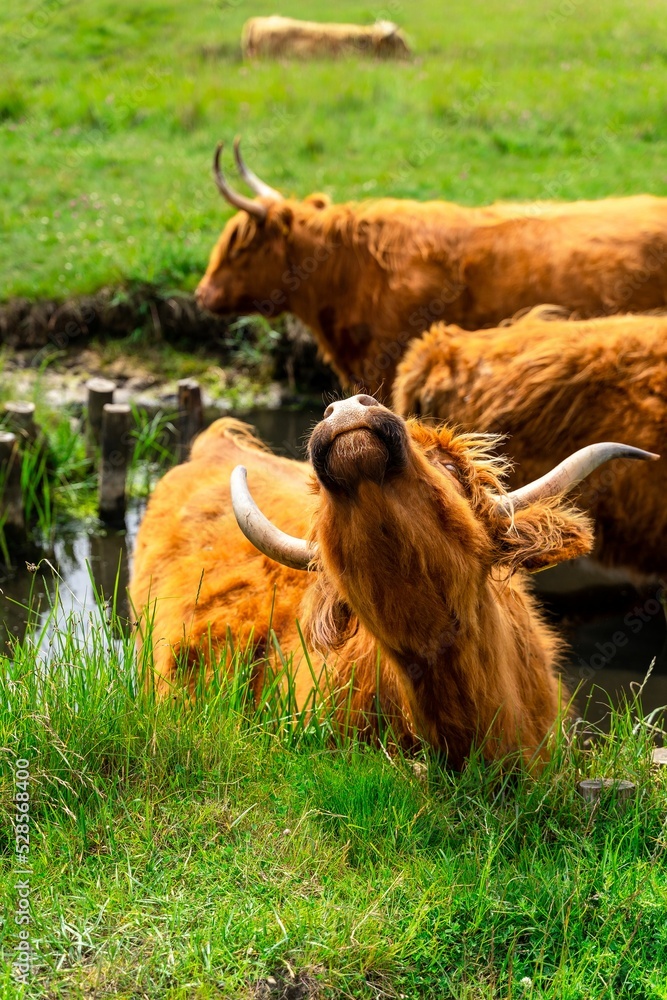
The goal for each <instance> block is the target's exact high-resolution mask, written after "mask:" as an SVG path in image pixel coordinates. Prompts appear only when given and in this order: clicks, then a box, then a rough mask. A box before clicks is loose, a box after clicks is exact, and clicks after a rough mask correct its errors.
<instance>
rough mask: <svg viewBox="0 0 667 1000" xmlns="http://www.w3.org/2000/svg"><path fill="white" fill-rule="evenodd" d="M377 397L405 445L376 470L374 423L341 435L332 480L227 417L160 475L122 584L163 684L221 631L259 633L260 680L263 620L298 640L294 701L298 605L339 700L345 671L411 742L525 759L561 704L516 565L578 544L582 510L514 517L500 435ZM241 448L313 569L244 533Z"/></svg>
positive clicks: (575, 550)
mask: <svg viewBox="0 0 667 1000" xmlns="http://www.w3.org/2000/svg"><path fill="white" fill-rule="evenodd" d="M375 409H376V410H377V411H380V417H379V418H378V419H381V420H382V421H385V422H390V423H391V424H392V427H391V429H392V433H393V435H394V439H395V440H396V441H398V440H399V439H400V442H401V448H403V452H401V455H402V458H401V463H399V464H398V465H397V466H396V468H395V469H394V471H391V472H390V471H387V472H386V474H385V475H384V477H378V475H377V455H378V439H377V437H376V436H375V433H374V432H373V431H372V430H364V429H362V430H361V431H355V432H354V434H351V435H342V436H340V437H339V438H337V439H336V441H337V442H338V445H340V446H338V445H337V448H336V451H335V458H336V462H335V471H336V478H335V481H334V482H335V488H332V489H330V488H328V487H327V486H325V485H324V484H323V482H320V481H318V480H317V479H316V478H315V477H314V475H313V472H312V469H311V467H310V466H309V465H308V464H307V463H301V462H296V461H293V460H289V459H285V458H278V457H276V456H275V455H272V454H270V453H268V452H267V451H265V450H263V449H262V448H261V447H260V446H259V445H258V444H257V442H256V441H254V439H253V438H252V437H251V436H250V435H249V432H248V430H247V429H245V428H244V427H243V425H240V424H239V423H238V422H236V421H233V420H230V419H224V420H219V421H218V422H216V423H215V424H213V425H212V426H211V427H210V428H209V429H208V430H207V431H205V432H204V433H203V434H202V435H201V437H199V438H198V440H197V441H196V442H195V445H194V448H193V450H192V456H191V458H190V461H189V462H187V463H185V464H184V465H181V466H179V467H177V468H175V469H173V470H172V471H170V472H169V473H168V474H167V475H166V476H165V477H164V479H163V480H162V481H161V482H160V483H159V484H158V486H157V488H156V490H155V492H154V494H153V496H152V498H151V501H150V503H149V505H148V510H147V513H146V516H145V518H144V521H143V523H142V525H141V528H140V531H139V536H138V540H137V547H136V553H135V562H134V574H133V579H132V584H131V597H132V601H133V604H134V606H135V608H136V609H137V610H140V609H143V610H144V614H143V616H142V623H141V629H142V631H143V630H145V629H146V628H147V627H148V624H147V623H148V622H152V637H153V642H154V650H155V651H154V657H155V672H156V677H157V682H158V687H159V689H160V691H161V692H162V693H163V694H166V693H167V692H168V691H170V690H171V689H172V688H173V687H174V686H179V685H183V684H185V685H187V684H188V682H189V681H190V680H191V678H190V675H189V668H190V667H191V666H192V665H193V664H195V663H198V662H199V661H200V657H202V656H203V659H204V661H205V662H207V663H210V660H211V657H212V656H215V655H216V654H220V653H221V652H222V651H223V650H224V649H225V647H226V638H227V635H228V634H231V635H232V636H233V637H234V640H235V641H236V642H237V643H241V644H243V645H245V644H246V643H250V644H251V645H252V646H254V648H255V650H256V657H257V663H258V668H257V681H258V683H259V682H261V679H262V671H263V670H264V669H265V667H266V664H267V663H268V662H270V661H271V659H272V657H273V655H274V653H273V647H272V643H271V640H270V636H269V625H270V624H271V626H272V628H273V630H274V632H275V634H276V636H277V638H278V640H279V642H280V645H281V648H282V651H283V653H284V654H285V655H286V656H290V657H293V665H294V670H295V674H296V695H297V701H298V702H299V704H301V705H303V704H305V702H306V699H307V698H308V696H309V695H310V694H311V693H312V688H313V681H312V677H311V673H310V669H309V667H308V664H307V662H306V657H305V655H304V651H303V648H302V646H301V642H300V640H299V636H298V632H297V626H296V621H297V619H299V620H300V622H301V623H302V626H303V633H304V636H305V641H306V645H307V648H308V650H309V656H310V658H311V661H312V663H313V664H314V666H315V668H316V669H318V668H319V666H320V665H321V664H322V661H323V660H326V661H327V665H328V670H329V672H330V676H331V678H332V684H333V686H334V688H335V689H336V690H337V691H338V692H339V694H338V696H339V698H340V700H341V702H345V701H346V699H347V696H348V693H349V688H350V686H351V696H350V701H349V704H350V709H351V722H352V724H353V725H355V726H356V727H358V728H359V729H362V730H364V729H367V730H371V731H372V730H374V729H375V728H376V727H377V711H378V706H379V709H380V711H381V713H382V714H383V716H384V717H385V718H388V719H389V720H390V721H391V723H392V725H393V727H394V731H395V733H396V736H397V738H398V740H399V741H400V742H401V743H402V744H403V745H405V746H409V745H412V744H413V743H414V741H415V738H416V734H418V735H419V736H421V737H423V738H424V739H426V740H428V741H429V742H430V743H432V744H433V745H434V746H436V747H439V748H441V749H442V750H444V751H446V752H447V754H448V758H449V760H450V762H451V763H452V764H453V765H454V766H461V764H462V763H463V761H464V759H465V757H466V755H467V754H468V753H469V752H470V749H471V747H472V746H473V745H475V744H477V743H480V742H482V741H485V742H484V753H485V754H486V755H487V756H488V757H489V758H496V757H500V756H504V755H505V754H507V753H510V752H514V751H517V750H520V751H522V752H523V753H524V755H525V758H526V759H530V758H532V757H533V756H534V755H535V754H536V753H541V752H542V751H543V749H544V745H545V741H547V740H548V734H549V732H550V731H551V729H552V727H553V725H554V724H555V722H556V720H557V718H558V716H559V713H560V710H561V707H562V706H561V693H560V690H559V683H558V679H557V674H556V669H555V668H556V664H557V661H558V657H559V653H560V643H559V641H558V639H557V637H556V635H555V633H554V631H553V630H552V629H551V628H550V627H549V626H548V625H547V624H546V623H545V622H544V621H543V619H542V616H541V614H540V612H539V611H538V609H537V607H536V605H535V603H534V601H533V598H532V597H531V595H530V588H529V586H528V585H527V582H526V572H525V570H526V569H538V568H541V567H542V566H544V565H550V564H553V563H556V562H559V561H561V560H563V559H569V558H572V557H574V556H577V555H580V554H582V553H585V552H587V551H588V550H589V549H590V546H591V541H592V539H591V534H590V527H589V524H588V521H587V520H586V518H585V517H584V516H583V515H581V514H580V513H578V512H576V511H574V510H573V509H571V508H569V507H568V506H567V505H566V504H565V503H564V502H563V501H562V500H556V501H542V502H540V503H536V504H534V505H533V506H530V507H528V508H526V509H524V510H521V511H518V512H517V513H516V514H515V517H514V519H513V521H512V522H510V521H509V520H508V518H507V516H506V515H505V514H503V513H502V511H501V510H500V508H499V507H498V505H497V504H496V503H495V502H493V500H492V497H491V495H490V494H491V493H498V492H502V490H503V486H502V477H503V475H504V465H503V463H502V462H499V460H498V459H497V458H494V457H491V455H490V454H489V450H488V449H489V445H490V444H492V443H493V442H489V441H488V440H487V439H485V438H483V437H480V436H478V435H457V434H454V433H453V432H452V431H451V430H450V429H448V428H447V427H440V428H437V429H436V428H433V427H426V426H423V425H421V424H419V423H417V422H414V421H412V422H408V423H407V424H406V423H405V422H404V421H403V420H402V419H401V418H399V417H397V416H395V415H394V414H392V413H390V412H389V411H388V410H386V409H385V408H384V407H375ZM325 423H326V421H322V423H320V424H319V425H318V427H317V428H316V429H315V431H314V432H313V436H312V438H311V450H312V449H313V448H314V447H315V444H314V442H315V443H316V442H317V441H318V440H320V438H321V429H322V428H323V425H324V424H325ZM318 434H320V438H318ZM350 441H353V442H354V446H353V447H351V446H348V445H349V442H350ZM346 442H347V443H346ZM333 452H334V449H333V446H332V448H331V454H333ZM366 454H369V455H370V456H371V457H370V459H369V461H366V459H365V456H366ZM239 463H241V464H243V465H245V466H246V467H247V469H248V482H249V484H250V486H251V489H252V491H253V495H254V496H255V499H256V500H257V502H258V504H259V506H260V508H261V509H262V510H263V511H264V513H265V514H266V515H267V516H268V517H269V518H271V519H272V520H273V521H274V522H275V523H276V524H277V525H278V526H279V527H280V528H282V529H283V530H286V531H288V532H289V533H291V534H295V535H299V536H302V537H303V536H308V537H309V538H310V539H311V541H312V542H314V543H315V544H316V545H317V546H318V557H317V563H316V567H315V571H314V572H310V573H305V572H300V571H297V570H291V569H287V568H285V567H284V566H281V565H279V564H277V563H275V562H273V561H271V560H270V559H268V558H266V557H265V556H263V555H261V554H260V553H259V552H258V551H257V550H256V549H255V548H254V547H253V545H252V544H251V543H250V542H248V541H247V540H246V538H245V537H244V536H243V535H242V534H241V531H240V530H239V528H238V527H237V525H236V522H235V519H234V515H233V513H232V508H231V501H230V497H229V479H230V474H231V471H232V469H233V467H234V466H235V465H237V464H239ZM329 468H330V469H331V466H329ZM387 470H389V466H387ZM378 664H379V668H378ZM378 669H379V684H378ZM378 694H379V698H378ZM342 711H343V710H342V708H341V713H342Z"/></svg>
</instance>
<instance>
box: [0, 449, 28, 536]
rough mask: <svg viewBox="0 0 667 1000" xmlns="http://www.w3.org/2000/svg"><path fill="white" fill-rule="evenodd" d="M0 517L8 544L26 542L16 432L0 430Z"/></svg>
mask: <svg viewBox="0 0 667 1000" xmlns="http://www.w3.org/2000/svg"><path fill="white" fill-rule="evenodd" d="M0 483H1V486H2V488H1V490H0V495H1V497H2V500H1V502H0V503H1V505H0V518H1V519H2V525H3V530H4V532H5V538H6V540H7V545H8V547H9V548H12V546H13V545H17V544H19V545H20V544H22V543H23V542H25V516H24V512H23V495H22V493H21V458H20V455H19V447H18V441H17V439H16V434H12V433H11V431H0Z"/></svg>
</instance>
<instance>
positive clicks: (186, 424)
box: [178, 378, 204, 462]
mask: <svg viewBox="0 0 667 1000" xmlns="http://www.w3.org/2000/svg"><path fill="white" fill-rule="evenodd" d="M203 427H204V410H203V408H202V401H201V389H200V388H199V382H197V381H196V380H195V379H193V378H182V379H181V380H180V381H179V383H178V431H179V439H178V460H179V462H184V461H185V460H186V458H187V457H188V454H189V452H190V445H191V444H192V439H193V438H194V437H196V435H197V434H199V432H200V431H201V430H202V429H203Z"/></svg>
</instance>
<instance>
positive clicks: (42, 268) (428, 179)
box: [0, 0, 667, 301]
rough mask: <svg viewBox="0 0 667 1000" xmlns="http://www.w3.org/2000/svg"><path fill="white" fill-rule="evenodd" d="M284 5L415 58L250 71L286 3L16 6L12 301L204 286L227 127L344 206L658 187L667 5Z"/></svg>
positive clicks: (7, 218) (261, 169) (10, 162)
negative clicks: (259, 42)
mask: <svg viewBox="0 0 667 1000" xmlns="http://www.w3.org/2000/svg"><path fill="white" fill-rule="evenodd" d="M279 6H280V11H279V12H280V13H281V14H284V15H288V16H296V17H299V16H301V17H304V16H305V17H309V18H312V19H314V20H321V21H324V20H338V21H344V20H351V21H355V22H358V23H372V22H373V21H374V20H375V19H376V18H377V17H386V18H390V19H391V20H394V21H396V22H397V23H399V24H400V25H401V26H402V27H403V28H404V30H405V31H406V33H407V35H408V38H409V40H410V43H411V45H412V47H413V49H414V51H415V58H414V59H413V60H412V61H410V62H404V63H402V62H376V61H373V60H363V59H350V60H344V61H333V62H331V61H329V62H328V61H313V62H310V63H306V64H304V63H299V62H296V61H281V62H276V63H271V62H266V63H254V64H244V63H243V62H242V60H241V52H240V36H241V27H242V25H243V22H244V21H245V20H246V19H247V18H248V17H250V16H253V15H257V14H272V13H275V12H276V4H275V3H274V0H271V2H269V0H257V2H256V3H253V4H250V3H249V2H248V0H202V2H200V3H197V4H192V3H189V4H186V3H183V2H179V0H144V2H142V3H134V2H133V3H123V4H116V3H113V4H112V3H111V2H109V0H88V2H83V0H44V2H43V3H41V4H40V3H36V4H31V5H30V6H26V5H25V4H24V3H22V2H20V0H5V3H4V4H3V5H2V11H1V12H0V26H1V38H2V49H3V55H4V59H3V62H4V69H3V74H2V79H1V80H0V151H1V155H2V164H3V167H2V171H1V172H0V225H1V226H2V230H3V233H4V236H3V240H2V242H1V243H0V301H7V300H9V299H11V298H12V297H14V296H28V297H30V298H39V297H57V298H65V297H67V296H73V295H77V294H80V293H84V292H91V291H96V290H97V289H99V288H100V287H102V286H109V285H111V286H114V287H121V286H127V285H132V284H134V283H137V282H150V283H152V284H155V285H157V286H158V287H160V288H163V289H169V288H185V289H192V288H193V287H194V285H195V284H196V282H197V280H198V277H199V276H200V274H201V272H202V269H203V268H204V266H205V264H206V260H207V257H208V253H209V251H210V248H211V246H212V244H213V241H214V240H215V238H216V237H217V235H218V232H219V230H220V228H221V225H222V224H223V222H224V220H225V219H226V218H227V217H228V216H229V214H230V209H229V208H228V206H226V205H225V204H223V202H222V200H221V199H220V198H219V196H218V195H217V193H216V191H215V188H214V186H213V183H212V181H211V175H210V161H211V155H212V152H213V148H214V145H215V143H216V141H217V140H218V139H220V138H222V139H225V140H227V141H228V143H229V144H230V146H231V140H232V138H233V136H234V135H235V134H236V133H239V134H241V135H242V136H243V140H244V150H245V153H246V158H247V160H248V162H249V163H250V164H251V165H252V167H253V168H254V169H255V170H256V172H257V173H259V174H260V176H263V177H265V179H266V180H267V181H268V182H269V183H271V184H272V185H274V186H276V187H278V188H280V189H281V190H282V191H283V192H284V193H287V194H289V193H292V194H295V195H297V196H303V195H306V194H308V193H310V192H311V191H314V190H323V191H326V192H327V193H329V194H330V195H331V196H332V197H333V198H334V199H335V200H337V201H345V200H354V199H362V198H368V197H375V196H382V195H392V196H396V197H415V198H419V199H427V198H446V199H451V200H454V201H459V202H462V203H465V204H483V203H486V202H490V201H493V200H494V199H513V200H517V199H518V200H524V199H526V200H527V199H541V198H557V199H573V198H584V197H590V198H596V197H602V196H605V195H611V194H630V193H635V192H642V191H648V192H653V193H656V194H661V193H663V191H664V190H665V187H666V186H667V107H666V104H665V95H664V88H663V87H662V85H661V81H662V79H663V78H664V73H665V67H666V62H667V42H666V41H665V39H664V8H663V5H662V4H660V3H658V2H652V0H636V2H635V3H633V4H632V5H629V4H627V3H624V2H621V0H609V2H607V3H606V4H604V5H602V4H588V3H584V2H583V0H543V2H540V3H539V4H529V3H527V2H525V0H509V2H507V0H468V2H466V3H465V4H463V3H460V4H448V5H446V6H444V5H443V4H441V3H436V2H435V0H422V2H419V3H410V4H408V3H407V2H406V0H386V2H385V3H380V2H379V0H378V3H377V4H376V5H373V4H358V3H349V2H347V3H334V2H333V0H328V2H327V0H313V2H311V3H309V4H308V6H307V8H306V7H305V5H304V4H303V3H297V2H296V0H285V2H283V3H281V4H280V5H279ZM229 151H230V150H228V153H229ZM226 162H227V164H228V166H229V170H230V173H231V165H230V157H229V156H228V157H227V160H226Z"/></svg>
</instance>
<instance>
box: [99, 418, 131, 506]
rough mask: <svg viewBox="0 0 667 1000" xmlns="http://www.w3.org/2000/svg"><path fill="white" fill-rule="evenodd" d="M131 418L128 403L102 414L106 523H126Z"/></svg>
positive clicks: (101, 503) (102, 498)
mask: <svg viewBox="0 0 667 1000" xmlns="http://www.w3.org/2000/svg"><path fill="white" fill-rule="evenodd" d="M130 416H131V410H130V407H129V406H128V405H127V403H105V404H104V407H103V410H102V464H101V465H100V487H99V512H100V517H101V518H102V520H103V521H106V522H107V523H109V524H122V523H123V521H124V520H125V483H126V480H127V467H128V465H129V460H130Z"/></svg>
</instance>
